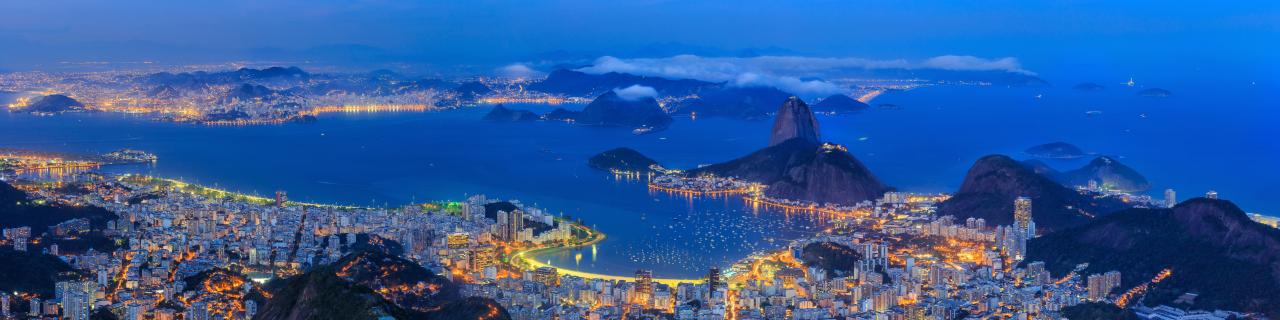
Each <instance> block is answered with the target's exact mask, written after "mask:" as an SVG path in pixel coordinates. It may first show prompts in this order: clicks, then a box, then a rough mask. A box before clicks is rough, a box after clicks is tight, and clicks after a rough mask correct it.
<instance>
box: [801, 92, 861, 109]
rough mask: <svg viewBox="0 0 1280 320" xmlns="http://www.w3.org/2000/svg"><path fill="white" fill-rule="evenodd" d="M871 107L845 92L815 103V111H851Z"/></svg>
mask: <svg viewBox="0 0 1280 320" xmlns="http://www.w3.org/2000/svg"><path fill="white" fill-rule="evenodd" d="M869 108H871V106H870V105H867V104H866V103H863V102H862V101H858V100H857V99H854V98H850V97H849V96H847V95H843V94H833V95H831V96H829V97H826V98H824V99H822V101H818V103H817V104H814V105H813V111H814V112H824V113H849V112H858V111H862V110H866V109H869Z"/></svg>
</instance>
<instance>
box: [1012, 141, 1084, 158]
mask: <svg viewBox="0 0 1280 320" xmlns="http://www.w3.org/2000/svg"><path fill="white" fill-rule="evenodd" d="M1023 152H1025V153H1026V154H1027V155H1030V156H1032V157H1036V158H1046V159H1075V158H1080V157H1084V156H1085V155H1086V154H1085V152H1084V150H1080V147H1077V146H1075V145H1073V144H1070V143H1066V142H1061V141H1058V142H1050V143H1046V144H1042V145H1038V146H1034V147H1030V148H1027V150H1026V151H1023Z"/></svg>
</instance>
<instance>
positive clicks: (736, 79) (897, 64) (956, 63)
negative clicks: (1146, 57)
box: [578, 55, 1033, 96]
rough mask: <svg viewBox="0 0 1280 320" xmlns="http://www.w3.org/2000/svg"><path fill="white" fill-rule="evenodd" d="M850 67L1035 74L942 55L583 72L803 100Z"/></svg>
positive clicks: (650, 65)
mask: <svg viewBox="0 0 1280 320" xmlns="http://www.w3.org/2000/svg"><path fill="white" fill-rule="evenodd" d="M842 69H843V70H849V69H862V70H865V69H941V70H956V71H984V70H993V71H995V70H998V71H1008V72H1018V73H1025V74H1033V73H1031V72H1029V71H1026V70H1024V69H1022V68H1021V66H1020V65H1019V64H1018V60H1017V59H1015V58H1000V59H994V60H992V59H984V58H979V57H974V56H954V55H947V56H939V57H933V58H929V59H926V60H924V61H918V62H912V61H908V60H905V59H894V60H873V59H863V58H854V57H845V58H818V57H800V56H762V57H751V58H734V57H701V56H695V55H678V56H673V57H668V58H636V59H620V58H616V57H611V56H604V57H600V58H599V59H596V61H595V63H594V64H592V65H591V66H587V67H583V68H580V69H578V71H582V72H586V73H593V74H600V73H608V72H620V73H629V74H635V75H644V76H656V77H664V78H672V79H695V80H702V81H710V82H724V83H728V84H730V85H736V86H772V87H775V88H778V89H781V90H783V91H787V92H791V93H794V94H798V95H804V96H815V95H828V94H833V93H840V92H842V91H844V90H845V88H841V87H840V86H839V85H837V84H834V83H831V82H828V81H824V80H805V78H810V77H813V78H821V77H824V76H832V75H835V74H839V72H840V70H842Z"/></svg>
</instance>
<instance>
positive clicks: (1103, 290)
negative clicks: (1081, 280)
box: [1085, 270, 1120, 301]
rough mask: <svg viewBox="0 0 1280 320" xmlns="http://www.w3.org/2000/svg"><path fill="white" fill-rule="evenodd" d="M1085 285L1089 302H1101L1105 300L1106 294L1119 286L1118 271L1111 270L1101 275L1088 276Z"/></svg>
mask: <svg viewBox="0 0 1280 320" xmlns="http://www.w3.org/2000/svg"><path fill="white" fill-rule="evenodd" d="M1085 284H1086V285H1087V289H1088V299H1089V300H1091V301H1103V300H1105V299H1106V298H1107V294H1110V293H1111V290H1114V289H1115V288H1116V287H1119V286H1120V271H1115V270H1112V271H1107V272H1106V273H1103V274H1093V275H1089V277H1088V278H1086V281H1085Z"/></svg>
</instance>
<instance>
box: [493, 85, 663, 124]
mask: <svg viewBox="0 0 1280 320" xmlns="http://www.w3.org/2000/svg"><path fill="white" fill-rule="evenodd" d="M483 119H484V120H486V121H496V122H519V121H534V120H539V119H542V120H557V121H572V122H574V123H577V124H583V125H592V126H605V127H625V128H631V129H638V128H643V129H647V130H651V131H656V130H662V129H666V128H667V126H668V125H670V124H671V121H672V119H671V116H670V115H667V113H666V112H665V111H663V110H662V107H661V106H659V105H658V100H655V99H654V98H653V97H639V98H635V99H624V98H622V97H621V96H619V95H618V94H617V93H616V92H614V91H613V90H610V91H607V92H605V93H604V94H602V95H600V96H599V97H596V99H595V100H592V101H591V103H590V104H587V106H586V107H585V108H583V109H582V111H573V110H567V109H563V108H558V109H556V110H554V111H552V112H550V113H547V114H546V115H542V116H539V115H538V114H537V113H534V112H533V111H529V110H519V109H509V108H507V107H505V106H503V105H501V104H499V105H497V106H494V107H493V109H492V110H490V111H489V113H488V114H485V116H484V118H483Z"/></svg>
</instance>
